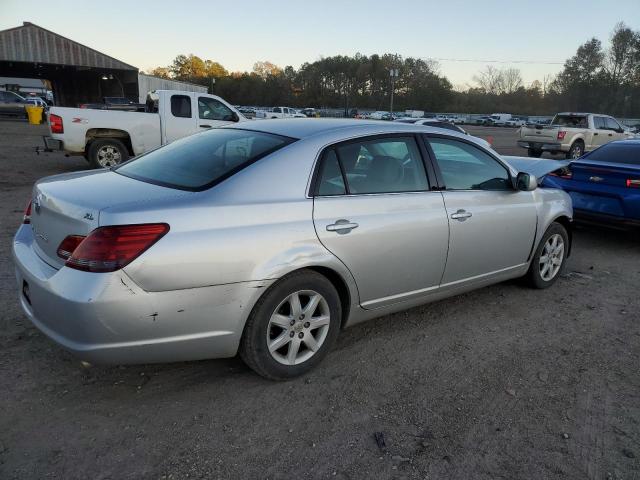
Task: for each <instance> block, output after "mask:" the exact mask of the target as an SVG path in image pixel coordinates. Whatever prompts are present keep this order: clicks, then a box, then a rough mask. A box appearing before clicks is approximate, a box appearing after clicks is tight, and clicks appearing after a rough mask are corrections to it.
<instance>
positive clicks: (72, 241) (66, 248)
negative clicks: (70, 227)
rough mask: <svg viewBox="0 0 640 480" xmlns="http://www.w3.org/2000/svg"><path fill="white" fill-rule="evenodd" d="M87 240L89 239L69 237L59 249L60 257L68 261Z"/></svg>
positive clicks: (76, 236)
mask: <svg viewBox="0 0 640 480" xmlns="http://www.w3.org/2000/svg"><path fill="white" fill-rule="evenodd" d="M85 238H87V237H83V236H82V235H69V236H68V237H67V238H65V239H64V240H63V241H62V243H61V244H60V246H59V247H58V251H57V253H58V256H59V257H60V258H62V259H63V260H68V259H69V257H70V256H71V255H72V254H73V252H74V251H75V249H76V248H78V245H80V243H81V242H82V241H83V240H84V239H85Z"/></svg>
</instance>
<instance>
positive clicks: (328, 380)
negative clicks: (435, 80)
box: [0, 120, 640, 479]
mask: <svg viewBox="0 0 640 480" xmlns="http://www.w3.org/2000/svg"><path fill="white" fill-rule="evenodd" d="M470 130H472V131H473V133H476V134H479V135H481V136H485V137H487V136H492V137H493V138H494V145H495V146H496V148H497V149H498V150H500V151H502V152H503V153H509V154H518V153H520V154H522V150H520V149H517V147H514V146H513V145H514V142H515V135H514V133H513V131H510V130H506V129H482V128H477V127H472V128H471V129H470ZM45 133H46V129H45V128H44V127H34V126H28V125H26V124H25V123H22V122H18V121H8V120H5V121H2V120H0V304H2V305H3V306H4V307H3V310H2V314H1V316H0V342H1V343H0V348H2V355H1V356H0V391H1V392H2V394H0V478H2V479H13V478H20V479H34V478H60V479H76V478H77V479H85V478H92V479H107V478H108V479H129V478H136V479H137V478H145V479H146V478H152V479H162V478H173V479H183V478H233V479H235V478H238V479H253V478H260V479H289V478H296V477H298V478H337V479H365V478H366V479H369V478H429V479H470V478H474V479H493V478H507V479H519V478H535V479H540V478H545V479H553V478H558V479H560V478H561V479H585V478H588V479H632V478H640V424H639V423H640V368H639V367H640V322H639V320H640V316H639V315H638V311H639V310H640V302H639V300H638V292H639V288H638V287H639V286H640V269H638V265H640V263H639V259H640V236H639V235H638V234H637V233H635V234H634V233H621V232H615V231H609V230H604V229H587V228H578V229H577V231H576V232H575V237H574V251H573V254H572V256H571V258H570V260H569V262H568V267H567V269H566V272H565V274H564V275H563V277H562V278H561V279H560V280H559V282H558V283H556V285H555V286H554V287H553V288H551V289H548V290H544V291H536V290H529V289H527V288H525V287H523V286H521V285H520V284H518V283H516V282H509V283H503V284H500V285H495V286H492V287H488V288H484V289H481V290H478V291H475V292H472V293H469V294H466V295H462V296H458V297H455V298H452V299H449V300H445V301H441V302H437V303H433V304H430V305H427V306H424V307H420V308H414V309H412V310H409V311H406V312H403V313H398V314H395V315H391V316H387V317H384V318H380V319H377V320H373V321H371V322H368V323H365V324H362V325H359V326H356V327H353V328H351V329H349V330H346V331H345V332H343V334H342V335H341V336H340V338H339V340H338V344H337V347H336V348H335V350H334V351H333V352H332V353H331V354H330V355H329V356H328V357H327V359H326V360H325V362H324V363H323V364H322V365H321V366H320V367H319V368H318V369H317V370H315V371H314V372H312V373H311V374H310V375H308V376H306V377H304V378H300V379H296V380H293V381H289V382H286V383H273V382H269V381H266V380H263V379H261V378H260V377H258V376H256V375H255V374H253V373H252V372H251V371H250V370H248V369H247V368H246V367H245V366H244V365H243V364H242V362H241V361H240V360H239V359H229V360H212V361H202V362H190V363H177V364H168V365H146V366H136V367H109V368H107V367H93V368H90V369H84V368H82V367H81V366H80V364H79V362H78V361H77V360H76V359H74V358H73V357H71V356H70V355H69V354H67V353H66V352H64V351H63V350H61V349H60V348H58V347H57V346H56V345H55V344H53V343H52V342H51V341H49V340H48V339H47V338H45V337H44V336H43V335H42V334H40V333H39V332H38V331H37V330H36V329H35V328H34V327H32V326H31V325H30V323H29V322H28V320H27V319H26V318H25V317H24V316H23V314H22V313H21V311H20V308H19V305H18V302H17V299H16V298H17V290H16V287H15V285H14V278H13V266H12V261H11V258H10V245H11V238H12V235H13V233H14V231H15V229H16V228H17V226H18V224H19V222H20V220H21V215H22V211H23V208H24V204H25V202H26V201H27V199H28V197H29V191H30V188H31V185H32V183H33V182H34V181H35V180H36V179H38V178H40V177H43V176H45V175H50V174H54V173H60V172H67V171H74V170H79V169H82V168H86V163H85V161H84V160H83V159H81V158H80V159H78V158H77V157H75V158H65V157H64V156H62V155H61V154H59V153H55V154H53V153H52V154H43V155H40V156H36V155H35V154H34V153H33V146H35V145H36V144H38V143H39V138H38V136H39V135H43V134H45Z"/></svg>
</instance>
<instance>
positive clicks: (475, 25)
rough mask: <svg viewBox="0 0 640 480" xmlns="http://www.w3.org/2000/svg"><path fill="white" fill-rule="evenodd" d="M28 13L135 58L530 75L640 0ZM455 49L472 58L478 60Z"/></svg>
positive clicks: (15, 9)
mask: <svg viewBox="0 0 640 480" xmlns="http://www.w3.org/2000/svg"><path fill="white" fill-rule="evenodd" d="M23 21H29V22H32V23H35V24H37V25H40V26H42V27H44V28H47V29H49V30H52V31H54V32H56V33H59V34H61V35H63V36H65V37H68V38H71V39H72V40H76V41H78V42H80V43H83V44H85V45H87V46H90V47H92V48H95V49H96V50H99V51H101V52H104V53H106V54H108V55H111V56H113V57H115V58H118V59H120V60H122V61H124V62H126V63H129V64H131V65H135V66H137V67H138V68H140V69H141V70H147V69H151V68H153V67H155V66H165V65H168V64H170V63H171V61H172V60H173V58H174V57H175V56H176V55H178V54H181V53H185V54H188V53H193V54H195V55H198V56H200V57H201V58H203V59H211V60H215V61H218V62H220V63H222V64H223V65H224V66H225V68H227V69H228V70H231V71H235V70H250V69H251V67H252V66H253V63H254V62H256V61H258V60H268V61H271V62H273V63H275V64H276V65H279V66H281V67H284V66H286V65H293V66H294V67H296V68H297V67H299V66H300V65H301V64H302V63H304V62H306V61H309V62H310V61H314V60H317V59H319V58H320V57H321V56H330V55H337V54H343V55H352V54H355V53H356V52H361V53H363V54H367V55H369V54H372V53H399V54H401V55H403V56H413V57H421V58H434V59H440V61H439V63H440V72H441V73H443V74H445V75H446V76H447V77H448V78H449V80H450V81H451V82H452V83H453V84H454V85H464V84H467V83H471V82H472V77H473V75H474V74H475V73H476V72H478V71H479V70H481V69H482V68H484V66H485V65H487V63H486V62H484V61H485V60H498V61H502V62H514V61H528V62H535V63H522V64H515V63H514V64H510V63H494V64H493V65H494V66H496V67H510V66H513V67H517V68H520V70H521V72H522V76H523V78H524V80H525V82H526V83H529V82H531V81H533V80H535V79H540V80H541V79H542V78H543V77H544V76H545V75H547V74H550V73H557V72H558V71H559V70H560V69H561V67H562V65H554V64H549V63H552V62H558V63H560V64H561V63H562V62H564V60H566V59H567V58H568V57H570V56H571V55H573V54H574V53H575V51H576V49H577V47H578V46H579V45H580V44H581V43H583V42H584V41H586V40H588V39H589V38H590V37H592V36H595V37H597V38H599V39H601V40H602V41H603V43H606V42H607V41H608V39H609V36H610V34H611V31H612V30H613V28H614V26H615V24H616V23H617V22H619V21H624V22H625V23H626V24H627V25H629V26H630V27H632V28H634V29H636V30H638V29H640V0H615V1H612V0H567V1H562V0H536V1H535V2H529V1H513V0H511V1H507V0H505V1H499V0H481V1H472V0H444V1H443V0H438V1H430V0H423V1H420V0H386V1H382V0H369V1H366V0H342V1H339V0H313V1H306V0H232V1H229V0H210V1H195V0H180V1H175V0H173V1H165V0H155V1H148V0H129V1H122V0H108V1H106V2H105V1H101V2H94V1H71V0H69V1H67V0H57V1H56V2H51V1H50V0H47V1H34V0H0V29H5V28H11V27H15V26H18V25H21V24H22V22H23ZM445 59H458V60H473V62H462V61H451V60H445Z"/></svg>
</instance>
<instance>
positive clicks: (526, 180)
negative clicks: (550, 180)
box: [516, 172, 538, 192]
mask: <svg viewBox="0 0 640 480" xmlns="http://www.w3.org/2000/svg"><path fill="white" fill-rule="evenodd" d="M516 188H517V189H518V190H522V191H523V192H531V191H533V190H535V189H536V188H538V180H537V179H536V177H535V175H531V174H530V173H525V172H520V173H518V176H517V177H516Z"/></svg>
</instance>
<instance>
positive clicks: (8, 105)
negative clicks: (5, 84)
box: [0, 91, 28, 117]
mask: <svg viewBox="0 0 640 480" xmlns="http://www.w3.org/2000/svg"><path fill="white" fill-rule="evenodd" d="M26 105H28V102H27V101H26V100H25V98H24V97H21V96H20V95H18V94H17V93H14V92H3V91H0V114H2V115H15V116H19V117H26V116H27V111H26V110H25V109H24V107H25V106H26Z"/></svg>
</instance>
